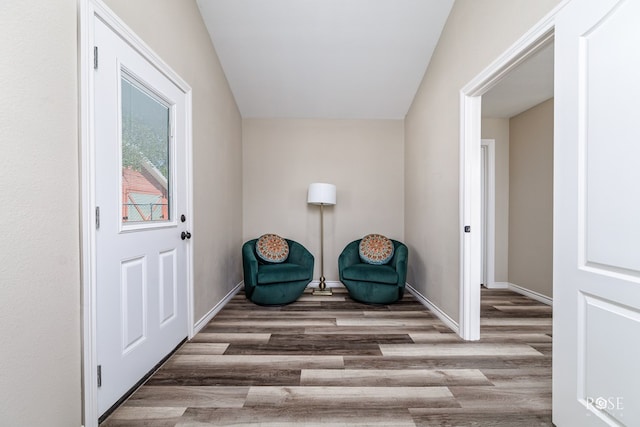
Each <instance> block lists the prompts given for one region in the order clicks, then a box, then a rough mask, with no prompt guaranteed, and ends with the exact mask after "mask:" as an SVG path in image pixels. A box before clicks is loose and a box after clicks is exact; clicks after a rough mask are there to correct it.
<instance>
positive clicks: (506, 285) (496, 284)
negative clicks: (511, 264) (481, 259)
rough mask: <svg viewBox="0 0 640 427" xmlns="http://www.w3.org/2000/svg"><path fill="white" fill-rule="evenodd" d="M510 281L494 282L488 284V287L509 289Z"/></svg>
mask: <svg viewBox="0 0 640 427" xmlns="http://www.w3.org/2000/svg"><path fill="white" fill-rule="evenodd" d="M509 285H510V283H509V282H493V283H488V284H487V285H486V288H487V289H509Z"/></svg>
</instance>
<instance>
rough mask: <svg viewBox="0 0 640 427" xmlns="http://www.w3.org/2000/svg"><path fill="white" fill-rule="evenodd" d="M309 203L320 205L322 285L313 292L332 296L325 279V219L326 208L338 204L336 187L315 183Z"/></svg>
mask: <svg viewBox="0 0 640 427" xmlns="http://www.w3.org/2000/svg"><path fill="white" fill-rule="evenodd" d="M307 203H309V204H311V205H320V285H319V286H318V288H316V289H314V290H313V295H332V292H331V289H327V284H326V282H325V278H324V218H323V211H324V207H325V206H332V205H335V204H336V186H335V185H333V184H324V183H314V184H310V185H309V193H308V195H307Z"/></svg>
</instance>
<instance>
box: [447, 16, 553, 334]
mask: <svg viewBox="0 0 640 427" xmlns="http://www.w3.org/2000/svg"><path fill="white" fill-rule="evenodd" d="M553 37H554V26H553V13H552V14H550V15H549V16H548V17H547V18H546V19H545V20H543V21H541V22H540V23H538V25H536V27H534V28H532V29H531V30H530V31H529V32H528V33H527V34H525V35H524V36H523V37H522V38H521V39H520V40H519V41H518V42H516V43H515V44H514V45H513V46H512V47H511V48H510V49H508V50H507V51H506V52H505V53H504V54H503V55H502V56H501V57H499V58H498V59H496V61H494V63H492V64H491V65H490V66H489V67H488V68H487V69H486V70H484V71H483V72H482V73H480V74H479V75H478V76H476V78H475V79H473V80H472V81H471V82H470V83H469V84H467V85H466V86H465V87H464V88H462V90H461V104H460V105H461V128H460V135H461V140H460V144H461V146H460V156H461V158H460V165H461V169H460V171H461V172H460V200H461V206H460V208H461V210H460V221H461V224H460V225H461V227H460V230H461V235H460V242H461V244H460V247H461V253H460V255H461V287H460V322H459V326H460V335H461V336H462V338H464V339H466V340H478V339H480V299H481V297H480V295H481V289H480V283H481V282H482V275H483V268H482V266H483V259H486V260H487V261H488V262H489V263H490V264H491V262H490V261H489V259H490V258H491V256H492V255H493V258H494V261H493V264H491V265H492V266H493V269H494V275H495V276H494V278H493V280H492V279H490V278H487V279H486V281H487V284H488V285H489V286H503V287H508V286H510V282H509V280H510V278H509V275H508V261H509V257H508V253H506V255H505V254H504V251H505V250H508V248H509V244H508V242H509V240H508V239H509V224H510V221H509V214H508V213H507V214H505V213H504V212H509V208H510V206H509V205H508V196H507V202H505V201H504V200H503V201H502V202H500V201H499V200H500V198H499V195H498V189H496V206H499V204H500V203H502V207H501V208H498V209H500V210H498V211H497V212H496V213H495V215H496V216H499V215H502V216H503V217H504V216H505V215H506V218H502V219H498V218H496V220H495V224H496V227H495V228H496V230H495V234H494V237H495V239H496V242H495V246H494V249H493V253H491V254H488V255H487V254H486V252H484V253H483V249H482V248H483V243H484V241H483V238H482V221H483V217H482V196H481V195H482V189H481V186H482V179H481V176H482V170H481V158H482V157H481V156H482V151H481V144H480V141H481V138H483V137H487V135H483V130H486V128H487V126H486V121H485V123H484V125H483V121H482V117H483V114H482V113H484V116H485V117H486V118H489V117H490V116H494V117H496V115H497V114H498V113H496V112H491V104H490V103H489V102H490V101H491V99H492V97H493V98H494V100H499V101H500V102H495V103H494V106H495V107H496V108H497V107H500V108H501V109H502V111H501V112H500V116H497V117H498V118H499V119H500V120H502V127H503V128H506V131H505V132H504V133H505V134H506V135H507V136H506V138H503V139H505V140H506V141H504V142H502V143H501V144H502V145H504V144H507V147H508V139H509V136H508V135H509V121H510V120H511V117H513V116H515V115H518V114H521V113H522V112H523V111H526V110H528V109H530V108H531V107H534V106H535V105H537V104H539V103H541V102H543V101H546V100H548V99H549V98H552V96H553V88H552V86H551V89H550V93H546V94H545V93H544V91H543V90H542V89H541V88H539V87H536V85H535V84H533V82H534V81H538V80H540V79H539V77H540V76H541V75H543V74H545V73H544V72H542V71H541V70H540V65H541V64H544V63H545V59H546V68H544V69H546V70H547V72H546V74H547V75H548V76H549V79H550V81H551V83H552V82H553V62H552V61H549V60H548V59H549V58H551V60H553ZM536 63H538V66H536ZM514 85H515V86H514ZM518 86H520V87H518ZM526 88H529V89H531V90H524V89H526ZM515 94H517V95H518V96H514V95H515ZM527 94H528V97H527V96H525V95H527ZM536 97H537V98H536ZM527 98H528V99H527ZM551 102H552V101H551ZM496 152H498V141H496ZM508 153H509V150H508V148H507V149H506V150H501V151H500V154H496V162H495V163H496V171H495V172H496V183H500V182H503V181H505V182H507V184H506V186H507V187H506V188H507V189H506V190H505V189H502V190H500V191H502V192H503V193H504V192H505V191H506V192H507V193H506V194H508V191H509V190H508V171H509V166H508V164H509V160H508V159H509V154H508ZM505 159H506V160H505ZM505 162H506V164H507V166H506V168H505V167H503V168H501V169H499V168H500V164H502V163H505ZM499 170H502V172H499ZM505 170H506V171H507V175H506V176H507V178H506V179H504V178H503V179H502V181H501V176H500V173H502V175H505V172H504V171H505ZM525 197H526V195H525ZM505 203H507V204H506V205H505ZM500 212H502V214H501V213H500ZM521 227H522V226H521ZM523 228H525V229H526V228H527V226H526V225H525V226H524V227H523ZM505 230H506V231H505ZM516 234H517V233H516ZM505 242H506V244H504V243H505ZM501 251H502V252H501ZM483 255H485V256H484V257H483ZM549 255H551V251H549ZM487 270H489V268H487Z"/></svg>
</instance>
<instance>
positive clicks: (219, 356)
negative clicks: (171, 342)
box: [102, 288, 552, 427]
mask: <svg viewBox="0 0 640 427" xmlns="http://www.w3.org/2000/svg"><path fill="white" fill-rule="evenodd" d="M314 425H325V426H509V427H514V426H526V427H532V426H548V425H552V424H551V307H548V306H546V305H544V304H541V303H538V302H536V301H533V300H531V299H529V298H527V297H524V296H522V295H519V294H515V293H513V292H511V291H506V290H487V289H483V291H482V339H481V340H480V341H478V342H464V341H462V340H461V339H459V338H458V337H457V335H455V334H454V333H452V332H451V330H449V329H448V328H447V327H446V326H445V325H444V324H443V323H442V322H441V321H440V320H438V318H436V317H435V316H434V315H433V314H432V313H431V312H429V311H428V310H427V309H425V308H424V306H422V305H421V304H420V303H419V302H417V300H416V299H415V298H414V297H413V296H411V295H410V294H407V295H405V297H404V298H403V300H402V301H400V302H398V303H396V304H393V305H389V306H370V305H365V304H360V303H357V302H354V301H352V300H351V299H350V298H349V297H348V295H347V294H346V292H345V291H344V289H342V288H338V289H336V290H335V292H334V295H333V296H331V297H317V296H316V297H314V296H312V295H310V294H305V295H303V296H302V297H301V298H300V299H299V300H298V301H297V302H295V303H293V304H290V305H287V306H284V307H260V306H257V305H254V304H252V303H251V302H249V301H248V300H246V298H245V296H244V294H243V293H239V294H238V295H236V296H235V297H234V298H233V299H232V301H230V302H229V304H227V306H226V307H224V309H223V310H222V311H221V312H220V313H219V314H218V315H217V316H216V317H215V318H214V319H213V320H212V321H211V322H210V323H209V324H208V325H207V326H206V327H205V328H204V329H203V330H202V331H201V332H200V333H199V334H197V335H196V336H195V337H194V338H193V339H192V340H191V341H189V342H187V343H186V344H185V345H184V346H183V347H182V348H181V349H180V350H178V351H177V352H176V354H174V355H173V356H172V357H171V358H170V359H169V360H168V361H167V362H166V363H165V364H164V366H162V367H161V368H160V369H159V370H158V371H157V372H156V373H155V374H154V375H152V376H151V377H150V378H149V380H148V381H147V382H146V383H145V384H144V385H143V386H142V387H141V388H140V389H138V390H137V391H136V392H135V393H134V394H133V395H132V396H131V397H130V398H129V399H128V400H127V401H126V402H125V403H124V404H123V405H122V406H120V408H118V409H117V410H116V411H114V413H113V414H112V415H111V416H110V417H109V418H108V419H107V420H106V421H105V422H104V423H103V424H102V426H104V427H115V426H132V427H135V426H154V427H156V426H158V427H163V426H314Z"/></svg>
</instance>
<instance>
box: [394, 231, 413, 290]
mask: <svg viewBox="0 0 640 427" xmlns="http://www.w3.org/2000/svg"><path fill="white" fill-rule="evenodd" d="M393 244H394V246H395V250H394V254H393V259H392V260H391V266H392V267H393V268H395V270H396V273H398V286H402V287H404V285H405V283H406V282H407V261H408V258H409V249H408V248H407V247H406V246H405V245H404V244H403V243H400V242H398V241H395V240H394V241H393Z"/></svg>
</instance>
